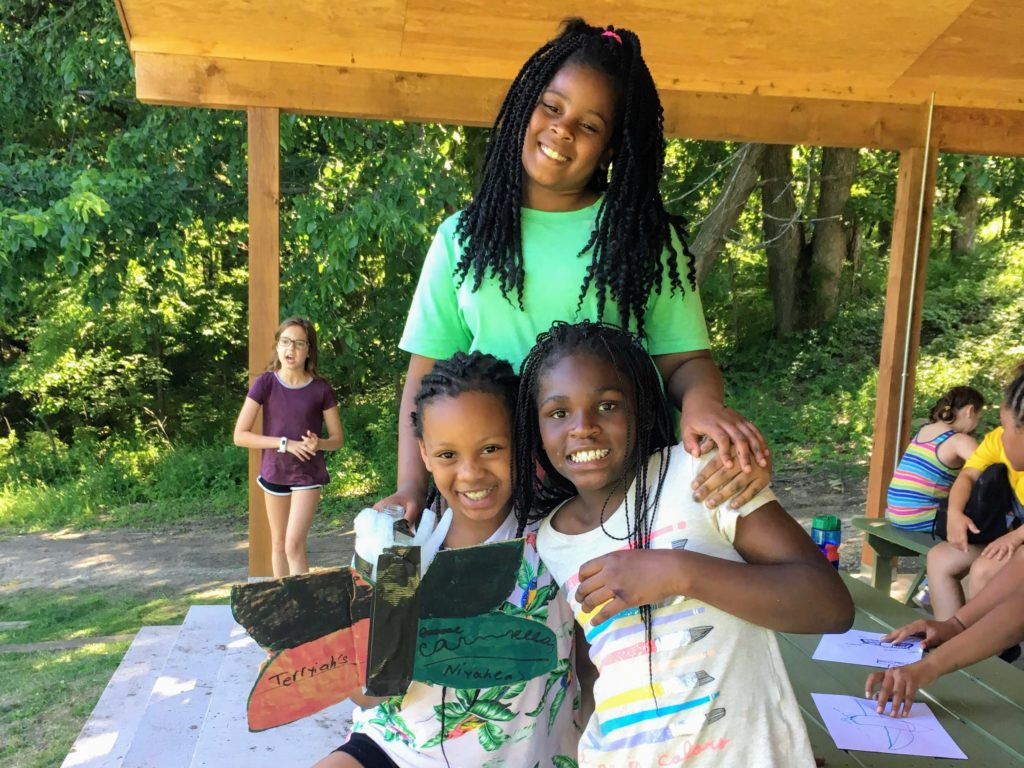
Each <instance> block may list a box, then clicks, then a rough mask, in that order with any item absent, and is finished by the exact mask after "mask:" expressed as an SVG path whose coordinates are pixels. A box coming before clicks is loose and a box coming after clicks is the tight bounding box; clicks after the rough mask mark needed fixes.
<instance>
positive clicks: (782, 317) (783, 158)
mask: <svg viewBox="0 0 1024 768" xmlns="http://www.w3.org/2000/svg"><path fill="white" fill-rule="evenodd" d="M792 151H793V148H792V147H791V146H789V145H788V144H787V145H780V144H773V145H770V146H767V147H765V151H764V156H763V158H762V161H761V179H762V182H761V212H762V222H763V228H764V239H765V252H766V253H767V256H768V287H769V290H770V291H771V294H772V304H773V306H774V308H775V334H776V335H777V336H779V337H780V338H781V337H782V336H785V335H786V334H788V333H791V332H792V331H794V330H795V329H796V328H797V327H799V324H800V296H799V285H800V280H799V272H800V255H801V253H802V251H803V249H804V232H803V225H802V224H801V223H800V212H799V210H798V209H797V207H796V197H795V196H794V195H793V165H792V161H791V157H790V156H791V154H792Z"/></svg>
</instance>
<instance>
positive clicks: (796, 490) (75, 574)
mask: <svg viewBox="0 0 1024 768" xmlns="http://www.w3.org/2000/svg"><path fill="white" fill-rule="evenodd" d="M775 492H776V494H777V495H778V496H779V498H780V500H781V501H782V504H783V506H784V507H785V508H786V509H787V510H789V512H790V513H791V514H792V515H793V516H794V517H795V518H796V519H797V520H798V521H799V522H800V523H801V524H803V525H804V526H805V527H806V528H808V529H809V528H810V525H811V518H812V517H814V515H817V514H833V515H836V516H837V517H839V518H840V519H841V520H843V521H844V525H843V532H842V533H843V543H842V546H841V548H840V554H841V557H842V566H843V568H844V570H856V569H857V568H858V567H859V562H860V548H861V543H862V534H861V532H860V531H857V530H855V529H853V528H852V527H851V526H850V525H849V520H850V518H852V517H856V516H857V515H863V514H864V497H865V492H866V480H865V479H864V478H856V479H851V478H844V477H840V476H838V475H829V474H825V475H822V474H808V473H800V472H789V473H779V474H777V475H776V479H775ZM309 552H310V558H309V559H310V564H311V565H312V566H313V567H329V566H337V565H344V564H347V563H348V562H349V561H350V559H351V557H352V537H351V536H344V535H342V531H340V530H337V529H329V530H328V529H320V528H319V527H317V526H314V529H313V531H312V532H311V534H310V540H309ZM908 565H909V564H908ZM247 574H248V548H247V541H246V531H245V530H244V529H243V528H239V527H237V526H226V525H224V524H223V523H222V524H219V525H216V526H213V525H193V526H189V527H175V528H173V529H168V530H162V531H156V532H154V531H141V530H135V529H117V530H103V531H85V532H79V531H74V532H72V531H60V532H56V533H41V534H28V535H23V536H13V537H9V538H6V539H3V540H0V596H2V595H3V594H5V593H9V592H11V591H13V590H19V589H30V588H40V587H41V588H46V589H54V590H78V589H89V588H117V589H121V590H123V591H125V592H149V591H153V590H164V591H168V592H177V593H181V594H195V595H213V594H216V593H220V592H223V591H224V590H225V589H226V588H227V587H229V586H230V585H231V584H233V583H235V582H240V581H245V580H246V578H247Z"/></svg>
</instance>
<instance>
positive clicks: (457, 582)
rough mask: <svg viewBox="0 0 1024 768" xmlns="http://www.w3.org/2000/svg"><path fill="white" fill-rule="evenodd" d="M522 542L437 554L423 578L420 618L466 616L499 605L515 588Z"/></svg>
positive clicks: (521, 554)
mask: <svg viewBox="0 0 1024 768" xmlns="http://www.w3.org/2000/svg"><path fill="white" fill-rule="evenodd" d="M522 557H523V540H522V539H509V540H508V541H500V542H497V543H496V544H483V545H480V546H477V547H467V548H465V549H450V550H445V551H442V552H438V553H437V557H435V558H434V562H433V563H431V564H430V568H429V569H428V570H427V573H426V575H424V577H423V587H422V589H421V596H420V615H421V616H422V617H423V618H434V617H441V616H448V617H457V616H458V617H468V616H477V615H479V614H483V613H487V612H488V611H492V610H494V609H496V608H498V607H500V606H501V604H502V603H503V602H505V600H506V598H508V596H509V595H510V594H511V593H512V590H513V589H515V586H516V574H517V573H518V571H519V563H520V561H521V560H522Z"/></svg>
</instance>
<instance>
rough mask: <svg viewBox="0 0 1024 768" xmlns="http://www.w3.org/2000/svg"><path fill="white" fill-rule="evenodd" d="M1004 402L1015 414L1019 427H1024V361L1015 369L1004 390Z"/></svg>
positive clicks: (1014, 417) (1014, 421) (1015, 422)
mask: <svg viewBox="0 0 1024 768" xmlns="http://www.w3.org/2000/svg"><path fill="white" fill-rule="evenodd" d="M1003 403H1004V404H1005V405H1006V407H1007V408H1008V409H1009V411H1010V413H1011V414H1012V415H1013V423H1014V424H1015V425H1016V426H1017V428H1018V429H1021V428H1024V362H1021V363H1020V364H1019V365H1018V366H1017V367H1016V369H1014V372H1013V380H1012V381H1011V382H1010V383H1009V384H1007V385H1006V390H1005V391H1004V392H1003Z"/></svg>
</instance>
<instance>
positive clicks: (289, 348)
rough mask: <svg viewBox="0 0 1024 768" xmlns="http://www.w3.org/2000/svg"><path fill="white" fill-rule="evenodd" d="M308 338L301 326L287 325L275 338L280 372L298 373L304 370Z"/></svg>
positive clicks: (307, 355) (307, 354)
mask: <svg viewBox="0 0 1024 768" xmlns="http://www.w3.org/2000/svg"><path fill="white" fill-rule="evenodd" d="M308 357H309V338H308V337H307V336H306V331H305V329H304V328H303V327H302V326H301V325H289V326H287V327H286V328H285V329H284V330H283V331H281V333H280V335H279V336H278V337H277V359H278V360H279V361H280V363H281V370H282V371H290V372H294V373H298V372H300V371H305V370H306V360H307V358H308Z"/></svg>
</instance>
